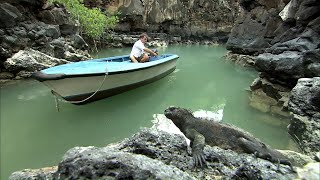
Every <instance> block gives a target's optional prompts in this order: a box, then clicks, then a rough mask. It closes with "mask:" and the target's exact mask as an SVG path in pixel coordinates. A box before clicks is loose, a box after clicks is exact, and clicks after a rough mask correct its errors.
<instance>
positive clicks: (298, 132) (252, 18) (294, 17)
mask: <svg viewBox="0 0 320 180" xmlns="http://www.w3.org/2000/svg"><path fill="white" fill-rule="evenodd" d="M240 5H241V7H242V10H243V11H242V13H241V14H240V15H239V18H238V19H237V22H236V24H235V26H234V28H233V30H232V32H231V35H230V38H229V39H228V42H227V49H229V50H231V51H232V52H233V53H239V54H246V55H251V56H253V62H252V63H251V64H252V65H253V67H254V68H255V69H256V70H257V71H259V76H260V78H259V80H257V81H256V82H255V83H253V84H252V86H251V90H252V92H253V93H252V97H257V96H256V95H262V97H263V96H265V95H266V96H268V98H260V99H263V100H264V101H266V100H268V99H269V100H268V101H267V103H269V105H264V106H260V109H263V110H264V111H268V112H272V111H271V107H273V106H275V105H280V108H281V107H282V108H281V111H280V114H283V113H282V112H283V110H284V111H286V110H289V111H290V112H292V114H293V118H291V124H290V128H289V132H290V134H292V135H293V136H294V137H297V139H298V140H299V142H300V147H301V148H302V149H303V150H304V151H305V152H306V153H308V154H314V153H315V152H316V151H319V143H318V142H319V141H320V137H319V135H318V133H319V127H320V126H319V124H320V122H319V115H318V114H319V108H318V105H314V103H315V104H317V101H318V100H316V99H317V98H319V97H318V95H317V94H318V92H317V91H318V90H317V89H318V86H317V85H316V84H317V81H318V80H317V78H316V77H319V76H320V71H319V67H320V49H319V48H320V26H319V24H320V11H319V9H320V1H316V0H291V1H267V0H242V1H240ZM305 78H313V80H306V79H305ZM263 82H268V83H263ZM297 83H298V84H297ZM292 88H293V89H292ZM309 88H310V89H309ZM291 90H292V91H291ZM289 96H290V100H289ZM255 99H257V98H255ZM311 99H312V100H311ZM277 114H279V113H277Z"/></svg>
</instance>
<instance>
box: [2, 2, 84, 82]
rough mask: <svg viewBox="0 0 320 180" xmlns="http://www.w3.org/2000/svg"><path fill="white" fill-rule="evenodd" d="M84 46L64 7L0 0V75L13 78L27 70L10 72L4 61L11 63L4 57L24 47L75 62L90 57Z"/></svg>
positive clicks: (77, 29) (76, 27)
mask: <svg viewBox="0 0 320 180" xmlns="http://www.w3.org/2000/svg"><path fill="white" fill-rule="evenodd" d="M87 47H88V45H87V44H86V42H85V41H84V40H83V38H82V37H81V36H80V35H79V24H78V23H77V22H75V21H73V20H71V19H70V17H69V15H68V13H67V12H66V10H65V9H64V8H62V7H59V6H58V5H48V4H47V1H45V0H43V1H34V0H4V1H1V3H0V72H2V74H3V73H4V72H10V73H11V74H13V75H14V76H16V75H17V74H18V73H19V71H17V69H19V70H21V71H30V68H29V69H28V68H27V69H23V68H22V66H21V67H20V68H14V71H11V70H12V69H7V68H8V66H7V65H8V64H11V62H6V61H7V60H9V61H11V60H12V59H8V58H11V57H12V56H13V55H14V54H15V53H18V52H19V51H20V50H24V49H26V48H32V49H34V50H36V51H40V52H42V53H44V54H46V55H49V56H52V57H55V58H59V59H66V60H68V61H79V60H83V59H88V58H90V55H89V54H88V52H87V51H86V49H87ZM20 58H21V56H20ZM35 58H36V57H35ZM26 61H27V60H26ZM4 64H7V65H6V66H5V65H4ZM10 68H11V67H10ZM26 76H27V75H26ZM2 77H3V76H2Z"/></svg>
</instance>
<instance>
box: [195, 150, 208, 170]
mask: <svg viewBox="0 0 320 180" xmlns="http://www.w3.org/2000/svg"><path fill="white" fill-rule="evenodd" d="M192 156H193V163H194V167H196V168H197V167H201V168H203V167H207V162H206V159H205V157H204V154H203V153H193V155H192Z"/></svg>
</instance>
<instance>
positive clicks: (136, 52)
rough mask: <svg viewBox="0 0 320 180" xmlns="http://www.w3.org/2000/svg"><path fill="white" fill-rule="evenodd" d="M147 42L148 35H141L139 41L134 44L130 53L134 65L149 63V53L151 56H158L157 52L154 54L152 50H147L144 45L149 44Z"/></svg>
mask: <svg viewBox="0 0 320 180" xmlns="http://www.w3.org/2000/svg"><path fill="white" fill-rule="evenodd" d="M147 40H148V35H147V34H146V33H142V34H141V35H140V38H139V40H138V41H137V42H135V43H134V45H133V47H132V50H131V53H130V59H131V60H132V61H133V62H134V63H138V62H142V63H143V62H146V61H148V60H149V55H148V54H147V53H149V54H150V55H151V56H157V55H158V54H157V53H156V52H154V51H152V50H151V49H149V48H146V47H145V46H144V44H145V43H146V42H147ZM146 52H147V53H146Z"/></svg>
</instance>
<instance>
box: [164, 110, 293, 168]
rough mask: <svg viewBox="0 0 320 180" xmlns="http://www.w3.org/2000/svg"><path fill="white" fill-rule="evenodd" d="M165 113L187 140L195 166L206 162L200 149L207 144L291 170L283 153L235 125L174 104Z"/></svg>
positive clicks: (289, 163)
mask: <svg viewBox="0 0 320 180" xmlns="http://www.w3.org/2000/svg"><path fill="white" fill-rule="evenodd" d="M164 115H165V116H166V117H167V118H169V119H171V120H172V122H173V123H174V124H175V125H176V126H177V127H178V128H179V129H180V131H181V132H182V133H183V134H184V135H185V136H186V137H187V138H188V139H190V146H191V148H192V156H193V161H194V165H195V166H201V167H202V166H203V165H205V164H206V161H205V157H204V153H203V149H204V146H205V144H208V145H211V146H219V147H220V148H223V149H231V150H233V151H236V152H238V153H248V154H255V155H256V156H257V157H259V158H262V159H265V160H268V161H270V162H273V163H281V164H285V165H289V166H290V167H291V169H292V166H291V162H290V161H289V159H288V158H287V157H286V156H284V155H283V154H282V153H280V152H279V151H277V150H275V149H272V148H270V147H269V146H267V145H266V144H264V143H263V142H261V141H260V140H259V139H257V138H255V137H253V136H252V135H251V134H249V133H247V132H245V131H243V130H241V129H239V128H237V127H235V126H232V125H229V124H223V123H219V122H215V121H209V120H203V119H200V118H196V117H194V116H193V114H192V112H191V111H189V110H188V109H184V108H179V107H173V106H170V107H168V108H167V109H166V110H165V111H164Z"/></svg>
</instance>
